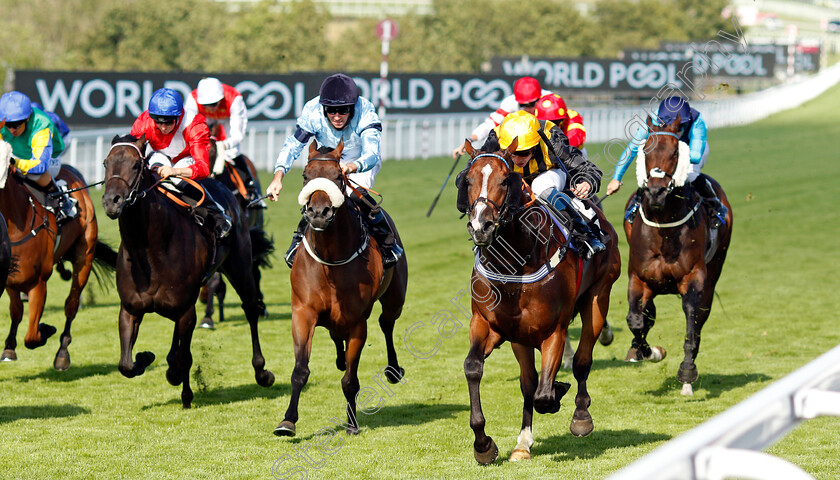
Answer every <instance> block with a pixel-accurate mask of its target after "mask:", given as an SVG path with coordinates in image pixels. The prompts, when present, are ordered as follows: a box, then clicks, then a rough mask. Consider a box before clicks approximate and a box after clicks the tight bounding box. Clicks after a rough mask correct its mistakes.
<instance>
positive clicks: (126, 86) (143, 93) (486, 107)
mask: <svg viewBox="0 0 840 480" xmlns="http://www.w3.org/2000/svg"><path fill="white" fill-rule="evenodd" d="M330 74H331V73H301V74H289V75H256V74H218V75H215V74H200V73H146V72H47V71H32V70H20V71H17V72H16V74H15V75H16V79H15V88H16V89H18V90H20V91H21V92H23V93H25V94H27V95H28V96H29V97H30V98H31V99H32V100H33V101H37V102H40V103H41V104H42V105H43V106H44V107H45V108H46V109H47V110H50V111H54V112H56V113H58V114H59V116H61V117H62V118H64V119H65V121H67V122H68V123H70V124H73V125H130V124H131V123H132V122H133V121H134V119H135V118H137V116H138V115H140V114H141V113H142V112H143V111H144V110H146V108H147V107H148V104H149V99H150V98H151V96H152V93H153V92H154V91H155V90H157V89H158V88H162V87H167V88H172V89H175V90H178V91H179V92H180V93H181V95H183V96H184V98H185V99H186V97H187V95H189V94H190V92H192V90H193V89H194V88H195V86H196V85H197V84H198V81H199V80H201V78H202V77H205V76H208V75H212V76H216V77H218V78H219V80H221V81H222V82H223V83H226V84H228V85H231V86H233V87H234V88H236V89H237V90H238V91H239V92H240V93H242V96H243V98H244V100H245V104H246V106H247V107H248V117H249V119H252V120H281V119H295V118H296V117H297V115H298V114H299V113H300V111H301V109H302V108H303V105H304V104H305V103H306V102H307V101H309V100H310V99H312V98H313V97H315V96H317V95H318V90H319V88H320V86H321V82H322V81H323V80H324V78H326V77H327V76H328V75H330ZM350 75H351V76H352V77H353V79H354V80H355V81H356V83H357V84H358V85H359V88H360V90H361V94H362V96H364V97H366V98H368V99H369V100H371V101H372V102H374V104H375V105H378V102H379V100H380V98H382V100H383V103H384V104H385V107H386V108H387V111H388V113H393V114H401V113H417V114H421V113H422V114H433V113H472V112H489V111H493V110H495V109H496V108H497V107H498V105H499V102H501V101H502V99H503V98H505V97H506V96H508V95H511V94H513V83H514V82H515V81H516V79H517V78H518V77H511V76H502V77H500V76H498V75H441V74H414V75H412V74H395V75H390V76H389V77H388V79H387V81H386V82H385V83H384V84H383V83H382V81H381V79H380V78H379V75H378V74H376V73H361V74H350Z"/></svg>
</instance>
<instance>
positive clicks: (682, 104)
mask: <svg viewBox="0 0 840 480" xmlns="http://www.w3.org/2000/svg"><path fill="white" fill-rule="evenodd" d="M677 115H679V116H680V125H682V124H683V123H687V122H690V121H691V107H690V106H689V105H688V102H687V101H686V100H685V99H683V98H680V97H668V98H666V99H665V100H662V103H660V104H659V111H658V112H657V114H656V116H657V117H659V121H660V122H662V123H663V124H666V125H667V124H669V123H671V122H673V121H674V120H676V119H677Z"/></svg>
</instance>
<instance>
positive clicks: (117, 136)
mask: <svg viewBox="0 0 840 480" xmlns="http://www.w3.org/2000/svg"><path fill="white" fill-rule="evenodd" d="M5 122H6V121H5V120H3V123H5ZM119 141H120V136H119V135H114V138H112V139H111V145H113V144H115V143H117V142H119Z"/></svg>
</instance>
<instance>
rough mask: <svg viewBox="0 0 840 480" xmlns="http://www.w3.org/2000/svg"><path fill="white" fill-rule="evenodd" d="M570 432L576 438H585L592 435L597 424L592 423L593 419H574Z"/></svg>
mask: <svg viewBox="0 0 840 480" xmlns="http://www.w3.org/2000/svg"><path fill="white" fill-rule="evenodd" d="M569 430H571V431H572V435H574V436H576V437H585V436H587V435H589V434H590V433H592V430H595V424H593V423H592V419H591V418H587V419H585V420H578V419H576V418H574V417H572V424H571V426H570V427H569Z"/></svg>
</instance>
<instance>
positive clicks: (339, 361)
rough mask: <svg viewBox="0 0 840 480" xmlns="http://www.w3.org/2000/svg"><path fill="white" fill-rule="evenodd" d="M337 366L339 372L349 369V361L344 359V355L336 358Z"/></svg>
mask: <svg viewBox="0 0 840 480" xmlns="http://www.w3.org/2000/svg"><path fill="white" fill-rule="evenodd" d="M335 368H337V369H338V371H339V372H343V371H345V370H347V362H346V361H345V360H344V357H338V358H336V359H335Z"/></svg>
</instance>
